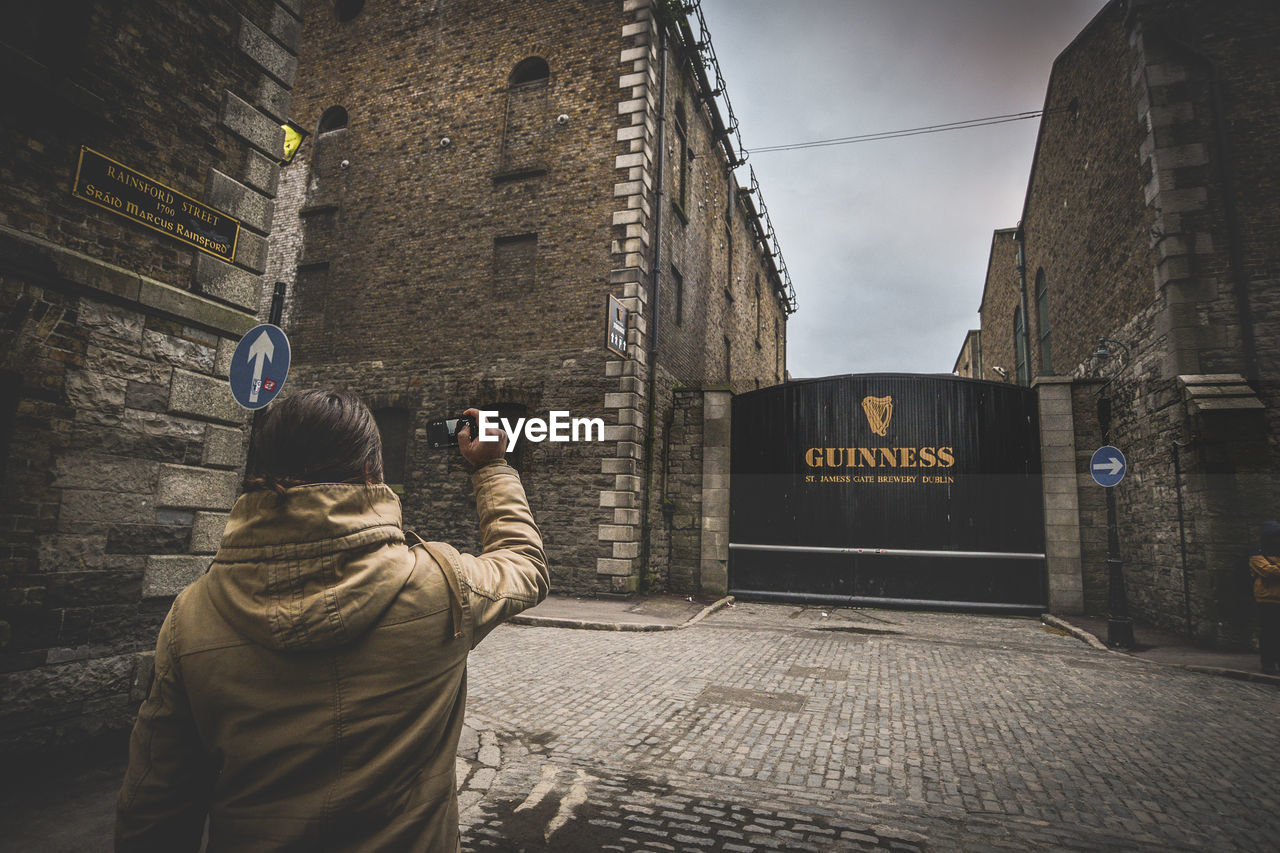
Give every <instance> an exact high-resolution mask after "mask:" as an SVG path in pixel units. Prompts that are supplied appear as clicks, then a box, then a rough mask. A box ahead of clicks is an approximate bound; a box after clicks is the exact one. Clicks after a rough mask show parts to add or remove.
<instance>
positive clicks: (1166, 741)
mask: <svg viewBox="0 0 1280 853" xmlns="http://www.w3.org/2000/svg"><path fill="white" fill-rule="evenodd" d="M470 679H471V685H470V691H471V693H470V695H471V698H470V704H469V709H468V720H469V723H470V726H471V730H470V731H469V732H468V736H467V738H466V739H465V740H464V743H463V748H462V751H461V752H462V757H461V758H460V760H459V788H460V791H461V792H462V793H461V799H460V808H461V821H462V823H463V827H464V847H465V848H467V849H470V850H485V849H502V850H519V849H525V850H584V851H585V850H601V849H606V850H608V849H612V850H639V849H645V850H667V851H670V850H726V851H749V850H768V849H776V850H833V849H839V850H843V849H849V850H859V849H892V850H955V849H965V850H980V849H1009V850H1027V849H1083V850H1093V849H1098V850H1126V849H1134V850H1136V849H1142V850H1273V849H1277V847H1280V815H1278V813H1277V812H1276V810H1275V808H1274V800H1275V792H1276V790H1277V788H1278V787H1280V741H1278V740H1277V739H1276V738H1275V737H1274V731H1275V725H1276V720H1277V717H1278V715H1280V692H1278V691H1277V690H1276V688H1275V687H1274V686H1271V685H1265V684H1252V683H1247V682H1240V681H1233V680H1228V679H1224V678H1221V677H1215V676H1211V675H1205V674H1199V673H1195V672H1188V671H1185V670H1181V669H1176V668H1172V667H1165V666H1160V665H1155V664H1150V663H1144V662H1141V661H1134V660H1132V659H1129V658H1126V657H1124V656H1121V655H1115V654H1111V653H1108V652H1103V651H1098V650H1095V649H1092V648H1090V647H1088V646H1086V645H1084V644H1082V643H1080V642H1079V641H1077V640H1076V639H1074V638H1072V637H1069V636H1065V635H1063V634H1062V633H1060V632H1057V631H1055V630H1054V629H1051V628H1046V627H1045V626H1043V625H1041V624H1040V623H1039V622H1038V621H1036V620H1031V619H1010V618H996V617H986V616H972V615H954V614H937V613H916V612H899V611H870V610H840V609H829V610H823V609H821V608H815V607H800V606H787V605H765V604H743V603H739V604H738V605H737V606H736V607H735V608H733V609H729V610H725V611H721V612H720V613H717V614H716V615H714V616H712V617H711V618H709V619H707V620H706V621H704V622H702V623H700V624H698V625H696V626H693V627H690V628H688V629H686V630H680V631H669V632H661V633H621V632H607V631H574V630H562V629H551V628H537V627H517V626H506V627H503V628H500V629H498V631H496V632H495V633H494V634H493V635H492V636H491V637H489V638H488V639H487V640H486V641H485V642H484V643H483V644H482V645H481V646H480V647H479V648H478V649H477V650H476V651H475V652H474V653H473V656H472V659H471V669H470Z"/></svg>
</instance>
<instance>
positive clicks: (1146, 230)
mask: <svg viewBox="0 0 1280 853" xmlns="http://www.w3.org/2000/svg"><path fill="white" fill-rule="evenodd" d="M1278 42H1280V7H1277V6H1276V4H1274V3H1269V2H1265V0H1236V2H1231V3H1216V2H1209V0H1129V2H1121V0H1116V1H1115V2H1112V3H1109V4H1108V5H1107V6H1106V7H1105V8H1104V9H1103V10H1102V11H1101V12H1100V13H1099V14H1098V15H1097V17H1096V18H1095V19H1094V20H1093V21H1092V22H1091V23H1090V24H1089V25H1088V26H1087V27H1086V28H1085V29H1084V30H1083V31H1082V32H1081V33H1080V34H1079V36H1078V37H1077V38H1076V39H1075V40H1074V41H1073V42H1072V43H1071V44H1070V45H1069V46H1068V47H1067V48H1066V49H1065V50H1064V51H1063V53H1062V54H1061V55H1060V56H1059V57H1058V58H1057V60H1056V61H1055V63H1054V66H1053V72H1052V76H1051V78H1050V82H1049V87H1048V93H1047V95H1046V98H1045V105H1044V109H1045V114H1044V116H1043V117H1042V119H1041V125H1040V131H1039V136H1038V139H1037V143H1036V153H1035V158H1034V162H1033V165H1032V170H1031V176H1030V180H1029V183H1028V187H1027V194H1026V201H1025V204H1024V208H1023V212H1022V220H1021V222H1020V224H1019V226H1018V228H1016V229H1005V230H1000V231H997V232H995V235H994V238H993V243H992V250H991V262H990V266H989V270H988V274H987V280H986V283H985V288H984V293H983V298H982V307H981V317H982V321H981V326H982V329H981V341H982V358H983V362H984V364H985V365H986V369H987V370H989V371H992V372H995V373H998V372H999V371H998V370H997V368H999V369H1000V370H1003V371H1005V372H1006V373H1007V375H1008V377H1009V378H1010V380H1011V381H1018V382H1021V383H1023V384H1027V385H1031V386H1033V387H1037V388H1039V390H1040V397H1041V415H1042V444H1043V455H1044V459H1045V497H1046V514H1047V517H1046V525H1047V532H1048V536H1047V538H1048V540H1049V545H1048V560H1049V576H1050V589H1051V607H1053V608H1054V609H1057V610H1062V611H1064V612H1072V611H1075V612H1078V611H1080V610H1083V611H1085V612H1087V613H1093V614H1103V613H1105V612H1106V608H1107V601H1106V597H1107V584H1106V578H1107V575H1106V564H1105V557H1106V515H1105V510H1104V496H1103V493H1102V489H1101V488H1099V487H1098V486H1096V485H1094V483H1093V482H1092V479H1091V477H1090V474H1089V472H1088V460H1089V456H1090V454H1091V453H1092V451H1093V450H1094V449H1095V448H1097V447H1098V446H1100V445H1101V444H1102V441H1101V436H1100V434H1099V429H1098V416H1097V413H1096V400H1097V396H1098V392H1099V390H1100V389H1101V387H1102V384H1103V383H1104V382H1106V381H1110V383H1111V384H1110V386H1109V387H1108V389H1107V390H1108V392H1109V394H1110V396H1111V397H1112V399H1113V407H1114V414H1113V425H1112V436H1111V443H1112V444H1115V445H1116V446H1118V447H1120V448H1121V449H1122V450H1123V451H1124V452H1125V453H1126V454H1127V456H1128V461H1129V473H1128V476H1127V478H1126V479H1125V481H1124V482H1123V483H1122V484H1121V485H1120V486H1118V487H1117V488H1116V499H1117V503H1118V517H1119V528H1120V542H1121V557H1122V558H1123V560H1124V565H1125V575H1126V579H1127V583H1128V596H1129V601H1130V606H1131V609H1132V611H1133V615H1134V617H1135V618H1136V619H1139V620H1141V621H1143V622H1146V623H1150V624H1155V625H1157V626H1159V627H1162V628H1165V629H1170V630H1176V631H1179V632H1183V633H1190V634H1191V635H1192V636H1194V637H1195V638H1197V639H1199V640H1201V641H1203V642H1206V643H1212V644H1219V645H1238V644H1245V643H1248V642H1249V641H1250V637H1251V632H1252V630H1253V615H1252V604H1251V593H1250V584H1249V579H1248V572H1247V569H1246V568H1245V560H1246V555H1247V554H1248V552H1249V550H1250V548H1251V547H1252V544H1253V542H1254V541H1255V539H1256V531H1257V526H1258V523H1259V522H1260V521H1262V520H1264V519H1266V518H1274V517H1276V516H1277V515H1280V280H1278V279H1277V272H1276V271H1277V269H1278V268H1280V239H1277V238H1278V237H1280V202H1278V201H1277V198H1280V195H1278V194H1277V189H1278V184H1280V153H1278V152H1277V149H1276V147H1275V142H1274V141H1275V139H1276V138H1277V131H1278V130H1280V109H1278V108H1277V107H1276V104H1275V99H1274V92H1275V91H1276V89H1277V87H1278V86H1280V66H1277V64H1276V62H1275V56H1274V54H1275V45H1276V44H1277V43H1278ZM1101 337H1106V338H1109V339H1113V340H1114V341H1118V342H1119V344H1120V345H1119V346H1117V345H1115V344H1108V349H1109V350H1110V351H1111V353H1112V355H1111V357H1105V358H1100V357H1096V356H1095V355H1094V353H1095V351H1096V350H1097V349H1098V343H1099V339H1100V338H1101ZM985 378H996V376H992V375H988V376H987V377H985Z"/></svg>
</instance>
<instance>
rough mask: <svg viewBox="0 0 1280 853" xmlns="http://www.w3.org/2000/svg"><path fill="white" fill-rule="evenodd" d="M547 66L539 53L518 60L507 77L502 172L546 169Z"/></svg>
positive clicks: (527, 171) (548, 76)
mask: <svg viewBox="0 0 1280 853" xmlns="http://www.w3.org/2000/svg"><path fill="white" fill-rule="evenodd" d="M550 79H551V68H550V67H549V66H548V65H547V61H546V60H545V59H543V58H542V57H540V56H530V57H529V58H528V59H522V60H521V61H520V62H518V63H517V64H516V67H515V68H513V69H512V70H511V74H510V76H509V77H508V78H507V112H506V117H505V122H504V124H503V128H502V155H501V156H502V160H501V162H500V163H499V165H498V169H499V173H500V174H503V175H511V174H522V175H527V173H529V172H545V171H546V147H547V85H548V83H549V81H550Z"/></svg>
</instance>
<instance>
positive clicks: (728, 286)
mask: <svg viewBox="0 0 1280 853" xmlns="http://www.w3.org/2000/svg"><path fill="white" fill-rule="evenodd" d="M724 251H725V269H724V298H725V299H726V300H728V301H729V302H732V301H733V232H731V231H730V230H729V229H728V228H725V229H724Z"/></svg>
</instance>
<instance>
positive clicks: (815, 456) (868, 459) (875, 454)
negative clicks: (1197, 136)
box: [804, 447, 956, 468]
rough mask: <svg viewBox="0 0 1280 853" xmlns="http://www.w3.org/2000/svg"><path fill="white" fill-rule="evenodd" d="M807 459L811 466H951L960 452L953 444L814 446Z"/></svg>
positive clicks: (806, 462) (808, 452) (805, 458)
mask: <svg viewBox="0 0 1280 853" xmlns="http://www.w3.org/2000/svg"><path fill="white" fill-rule="evenodd" d="M804 461H805V464H806V465H808V466H809V467H810V468H950V467H951V466H953V465H955V464H956V456H955V448H953V447H810V448H809V449H808V450H806V451H805V452H804Z"/></svg>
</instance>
